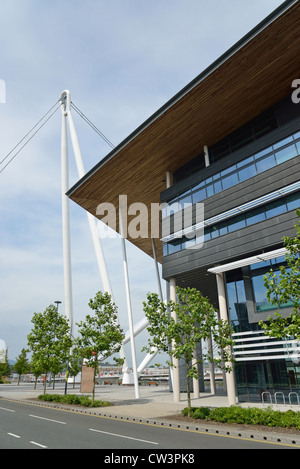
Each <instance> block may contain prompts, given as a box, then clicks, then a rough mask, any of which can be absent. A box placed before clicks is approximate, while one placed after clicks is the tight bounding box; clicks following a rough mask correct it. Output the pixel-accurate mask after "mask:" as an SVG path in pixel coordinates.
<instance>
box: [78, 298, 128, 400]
mask: <svg viewBox="0 0 300 469" xmlns="http://www.w3.org/2000/svg"><path fill="white" fill-rule="evenodd" d="M89 307H90V308H91V309H92V310H93V313H94V314H93V315H90V314H88V315H87V316H86V318H85V321H81V322H80V323H77V325H78V326H79V329H78V333H79V336H78V338H77V340H76V346H77V347H78V348H79V349H80V350H81V351H82V356H83V358H84V360H85V364H86V365H87V366H90V367H93V368H94V378H95V375H96V373H97V369H98V366H99V362H100V360H105V359H106V358H108V357H109V356H110V355H112V354H113V353H115V352H118V351H119V350H120V348H121V344H122V341H123V340H124V337H125V334H124V332H123V330H122V329H121V327H120V325H119V324H118V322H117V318H118V317H117V307H116V305H115V304H114V303H113V302H112V300H111V297H110V295H109V294H108V293H107V292H105V293H102V292H98V293H96V296H95V298H94V299H91V300H90V301H89ZM114 360H116V361H119V360H117V359H115V358H114ZM94 398H95V379H94V380H93V397H92V402H94Z"/></svg>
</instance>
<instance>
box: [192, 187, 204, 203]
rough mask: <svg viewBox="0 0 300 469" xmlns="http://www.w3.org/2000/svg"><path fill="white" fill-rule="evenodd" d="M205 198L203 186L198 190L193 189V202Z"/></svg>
mask: <svg viewBox="0 0 300 469" xmlns="http://www.w3.org/2000/svg"><path fill="white" fill-rule="evenodd" d="M204 199H206V191H205V188H203V189H200V190H199V191H195V192H194V191H193V204H196V203H197V202H201V200H204Z"/></svg>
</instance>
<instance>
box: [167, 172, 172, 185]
mask: <svg viewBox="0 0 300 469" xmlns="http://www.w3.org/2000/svg"><path fill="white" fill-rule="evenodd" d="M166 187H167V189H169V187H171V173H170V171H167V172H166Z"/></svg>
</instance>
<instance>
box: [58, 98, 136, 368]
mask: <svg viewBox="0 0 300 469" xmlns="http://www.w3.org/2000/svg"><path fill="white" fill-rule="evenodd" d="M60 101H61V103H62V110H63V113H64V114H63V117H64V118H65V120H66V118H67V117H68V122H69V131H70V137H71V142H72V147H73V152H74V156H75V161H76V167H77V172H78V176H79V178H82V177H83V176H84V175H85V169H84V164H83V159H82V155H81V150H80V145H79V140H78V137H77V132H76V129H75V125H74V121H73V117H72V113H71V94H70V91H69V90H64V91H63V92H62V93H61V97H60ZM63 121H64V119H63ZM64 125H66V122H65V124H64V122H63V132H62V134H63V135H64V148H65V152H66V155H67V143H66V142H67V134H66V127H64ZM68 189H69V187H67V189H66V191H65V193H66V192H67V191H68ZM65 193H64V194H65ZM87 218H88V223H89V228H90V232H91V236H92V241H93V246H94V250H95V254H96V259H97V263H98V269H99V273H100V278H101V282H102V287H103V290H104V291H106V292H108V293H109V294H110V296H111V298H112V300H114V297H113V292H112V288H111V284H110V280H109V275H108V272H107V268H106V262H105V258H104V254H103V249H102V245H101V240H100V239H99V236H98V233H97V224H96V219H95V217H94V216H93V215H91V214H90V213H87ZM120 357H121V358H122V359H123V360H124V365H123V370H124V371H126V370H127V368H128V366H127V363H126V356H125V351H124V345H123V344H122V346H121V350H120Z"/></svg>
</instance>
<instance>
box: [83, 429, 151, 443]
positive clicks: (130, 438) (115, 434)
mask: <svg viewBox="0 0 300 469" xmlns="http://www.w3.org/2000/svg"><path fill="white" fill-rule="evenodd" d="M89 430H90V431H91V432H97V433H104V434H105V435H111V436H116V437H118V438H127V439H128V440H135V441H142V442H143V443H150V444H151V445H158V443H156V442H155V441H147V440H140V439H139V438H132V437H131V436H125V435H118V434H117V433H109V432H103V431H101V430H95V429H94V428H89Z"/></svg>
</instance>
